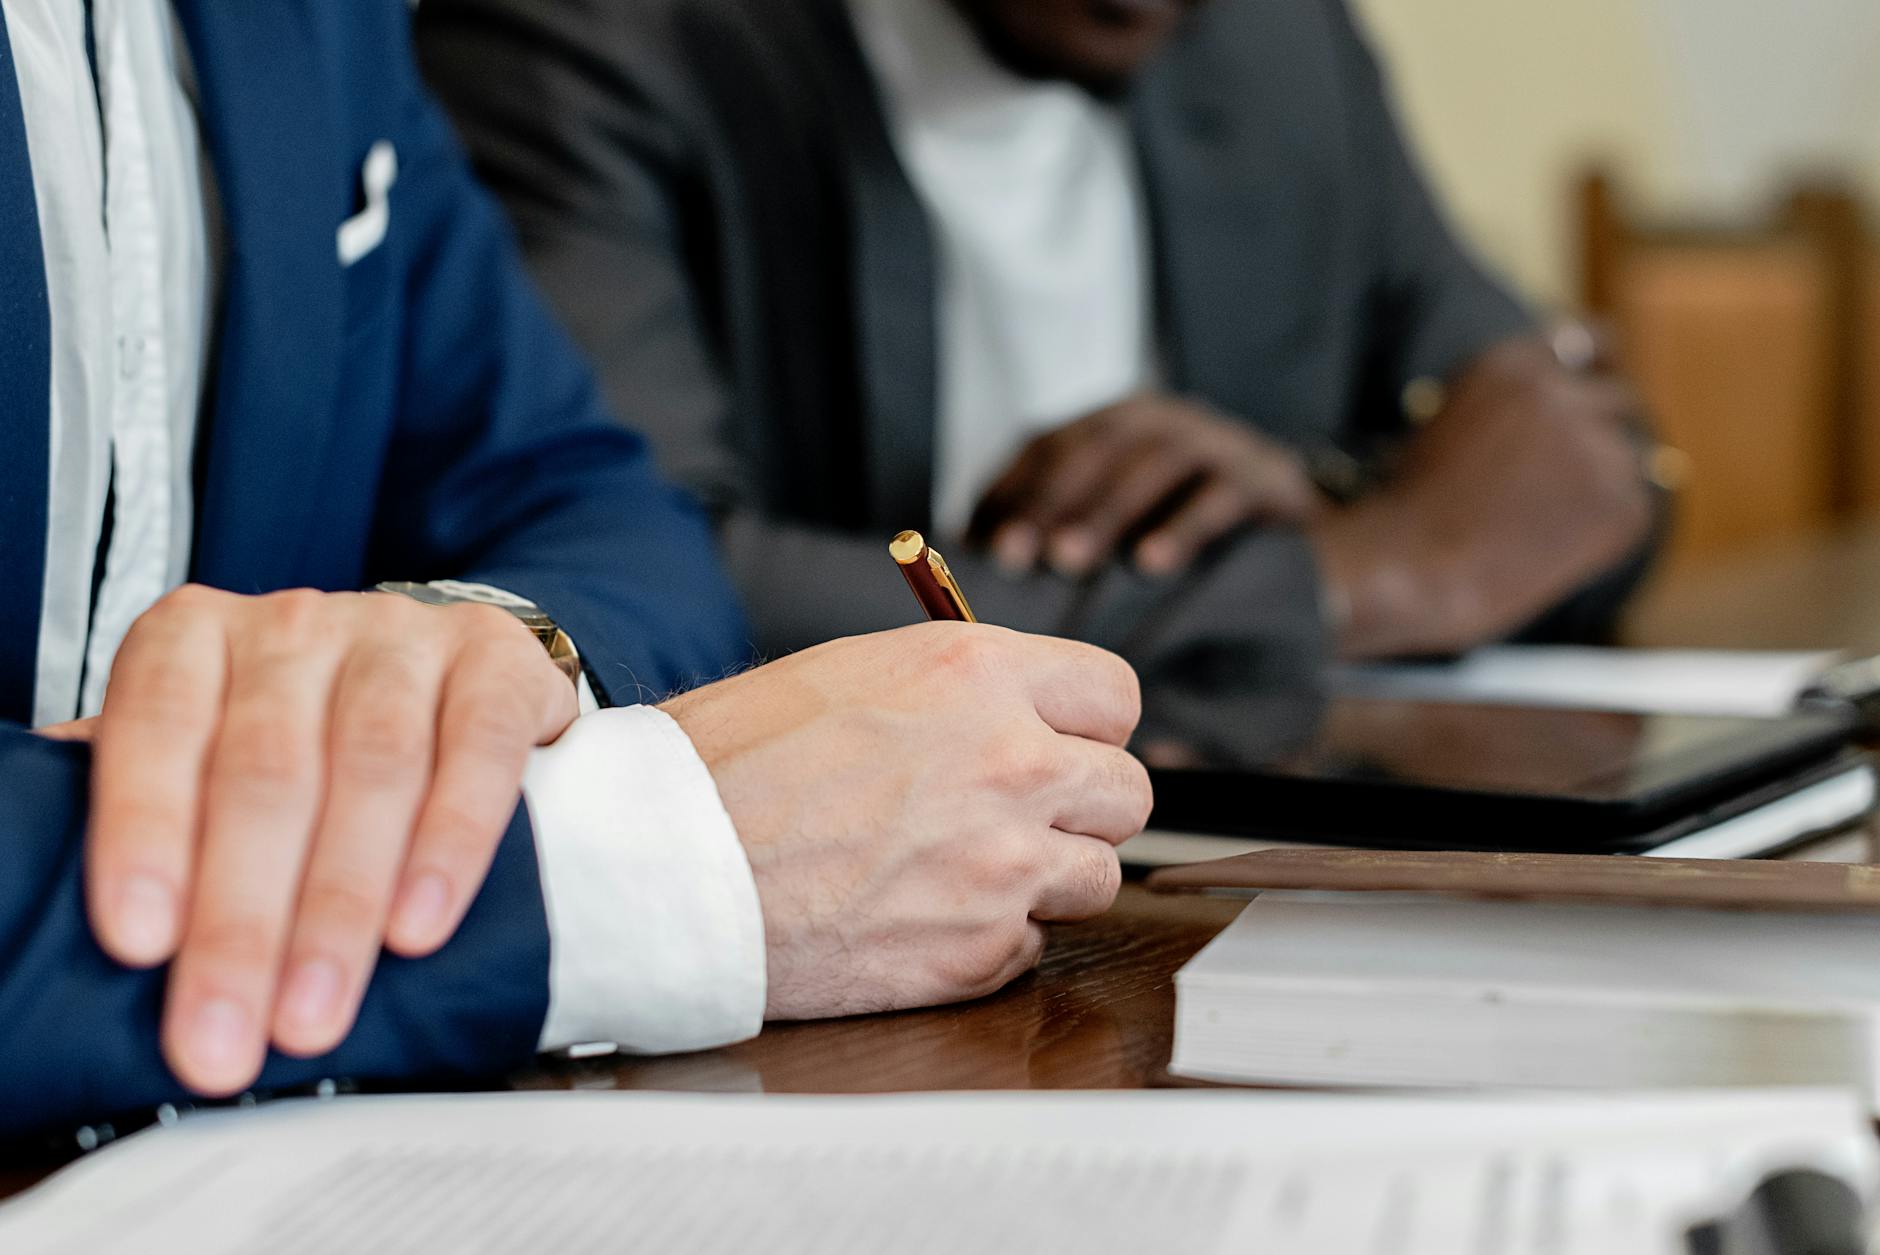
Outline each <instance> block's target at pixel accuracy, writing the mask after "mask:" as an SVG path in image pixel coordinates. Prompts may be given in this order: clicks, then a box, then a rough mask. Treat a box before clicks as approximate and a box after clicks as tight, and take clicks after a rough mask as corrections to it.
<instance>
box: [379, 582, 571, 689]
mask: <svg viewBox="0 0 1880 1255" xmlns="http://www.w3.org/2000/svg"><path fill="white" fill-rule="evenodd" d="M375 591H377V592H381V593H396V594H398V595H399V596H401V597H409V598H411V599H412V600H413V601H418V602H423V603H424V604H425V605H427V606H460V605H464V604H465V603H471V604H475V605H483V606H495V607H496V608H497V609H498V610H504V611H507V612H508V613H510V614H512V615H514V616H516V618H518V619H520V620H521V621H522V626H524V627H526V628H528V629H529V631H530V632H531V633H533V634H534V636H535V639H536V640H538V641H540V642H541V643H542V648H543V649H545V650H547V651H548V658H549V661H550V662H553V663H554V664H555V666H556V668H557V669H558V670H559V671H560V672H561V673H562V674H563V675H565V676H567V677H568V679H569V681H570V682H572V683H576V684H578V683H580V680H581V655H580V653H579V651H577V650H576V649H575V647H574V639H573V638H572V637H570V636H569V635H568V634H567V633H566V632H564V631H562V630H561V626H560V625H559V624H557V623H556V622H555V621H554V620H553V619H551V618H549V617H548V614H547V612H545V611H544V610H543V609H542V608H541V607H540V606H537V605H536V604H535V603H534V602H530V601H525V600H523V599H522V598H520V597H517V596H514V595H513V594H509V593H503V592H500V591H498V590H496V589H488V590H486V589H483V588H480V587H478V586H477V585H474V584H459V583H456V582H454V581H448V582H443V583H439V584H417V583H408V582H397V583H385V584H380V585H378V586H377V588H376V589H375Z"/></svg>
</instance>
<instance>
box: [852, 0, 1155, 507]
mask: <svg viewBox="0 0 1880 1255" xmlns="http://www.w3.org/2000/svg"><path fill="white" fill-rule="evenodd" d="M849 3H850V8H851V12H852V15H853V17H854V21H855V27H856V32H857V34H858V35H859V37H860V40H861V45H862V49H863V51H864V53H865V54H866V56H867V58H868V61H869V63H870V65H871V68H872V70H873V72H874V75H875V78H876V81H877V83H878V84H879V86H880V88H881V91H882V96H883V99H884V104H885V107H886V110H887V113H888V118H889V131H890V135H891V138H892V140H893V144H894V148H895V151H896V154H897V155H898V156H899V158H900V161H901V165H902V167H903V169H904V170H905V171H906V174H907V176H908V179H909V181H910V182H911V183H912V184H913V187H914V190H915V192H916V194H917V195H918V196H919V197H920V199H921V201H922V202H923V204H924V205H925V207H926V210H927V215H928V218H929V221H930V222H931V223H932V225H933V228H934V234H935V240H936V245H937V248H938V251H939V258H938V261H939V302H940V308H939V310H938V330H939V345H938V349H939V362H940V365H939V380H938V384H939V395H938V431H937V432H936V433H935V441H934V448H935V468H934V470H935V478H934V500H933V515H934V521H935V525H936V527H937V529H938V530H939V531H940V532H941V533H942V534H943V535H945V534H953V533H957V532H959V531H960V530H962V529H963V528H964V527H965V525H966V522H967V521H968V519H969V518H970V517H971V514H972V509H973V507H974V506H975V505H977V504H978V502H979V498H980V496H981V495H982V494H983V493H984V492H985V490H986V489H987V488H989V487H990V486H991V484H992V481H993V480H994V478H996V477H997V475H998V474H999V472H1001V471H1002V470H1004V469H1005V467H1006V466H1007V465H1008V464H1010V462H1011V460H1012V458H1013V457H1014V455H1016V454H1017V453H1018V451H1019V450H1020V449H1021V448H1023V447H1024V445H1025V444H1026V443H1027V442H1028V441H1029V440H1030V439H1031V438H1032V437H1034V436H1036V435H1039V434H1040V433H1042V432H1044V431H1047V430H1049V429H1051V428H1054V427H1058V426H1061V425H1063V424H1064V423H1067V422H1070V421H1071V420H1073V419H1077V418H1081V417H1083V416H1084V415H1085V414H1088V413H1090V412H1092V411H1094V410H1098V409H1102V408H1103V407H1104V406H1107V405H1110V404H1113V403H1114V402H1116V401H1120V400H1122V399H1123V398H1125V397H1127V396H1129V395H1131V394H1132V393H1136V392H1140V391H1142V390H1144V389H1145V388H1148V387H1151V386H1153V384H1154V383H1155V374H1156V371H1155V357H1154V335H1155V327H1154V318H1153V314H1152V308H1153V306H1152V301H1151V295H1150V294H1151V286H1152V285H1151V279H1150V273H1149V258H1150V250H1149V247H1148V242H1147V241H1148V232H1147V225H1146V219H1147V214H1146V210H1145V207H1144V200H1143V195H1142V181H1141V176H1140V172H1139V170H1138V168H1137V164H1136V155H1135V146H1134V143H1133V141H1132V139H1131V136H1130V132H1129V126H1128V123H1127V120H1126V119H1125V118H1124V117H1123V116H1122V115H1121V114H1120V113H1119V112H1118V111H1117V110H1116V109H1115V108H1114V107H1112V106H1109V105H1106V104H1103V103H1102V102H1100V101H1098V100H1096V99H1095V98H1094V97H1092V96H1091V95H1090V94H1089V93H1087V92H1085V91H1083V90H1082V89H1080V88H1078V87H1075V86H1073V85H1071V84H1069V83H1062V82H1038V81H1033V80H1030V79H1025V78H1021V77H1019V76H1018V75H1016V74H1013V73H1012V72H1011V71H1009V70H1007V69H1005V68H1004V67H1002V66H1000V65H999V64H998V63H996V62H995V61H993V60H992V58H991V57H990V56H988V55H987V54H986V52H985V51H984V49H983V48H982V47H981V45H980V43H979V40H978V37H977V36H976V35H975V34H974V33H973V31H972V29H971V27H970V26H969V25H968V24H967V22H966V19H965V18H964V17H963V16H961V14H960V13H959V11H958V10H957V9H956V8H955V7H954V6H953V5H952V4H951V3H949V0H849Z"/></svg>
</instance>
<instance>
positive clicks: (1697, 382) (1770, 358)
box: [1579, 173, 1880, 564]
mask: <svg viewBox="0 0 1880 1255" xmlns="http://www.w3.org/2000/svg"><path fill="white" fill-rule="evenodd" d="M1579 200H1580V205H1579V209H1580V213H1579V218H1580V226H1581V247H1582V264H1583V273H1582V284H1583V290H1582V297H1583V300H1584V302H1585V305H1586V308H1587V310H1588V312H1589V313H1591V314H1592V315H1594V316H1595V317H1597V318H1600V319H1602V320H1604V321H1605V322H1607V323H1608V324H1609V325H1610V326H1611V327H1612V328H1613V329H1614V332H1615V334H1616V337H1617V340H1618V344H1619V348H1620V352H1621V354H1622V356H1623V358H1624V360H1625V362H1626V364H1627V366H1628V368H1629V369H1630V371H1631V372H1632V375H1633V378H1634V379H1635V380H1636V381H1637V383H1638V385H1639V387H1640V389H1641V390H1642V392H1643V393H1644V397H1645V401H1646V403H1647V405H1648V406H1649V408H1650V411H1651V413H1652V415H1653V417H1654V419H1655V420H1656V421H1657V423H1658V424H1659V427H1660V432H1661V435H1662V436H1663V438H1664V439H1665V441H1666V442H1667V443H1670V444H1673V445H1676V446H1677V447H1679V448H1681V449H1683V450H1684V451H1685V453H1686V454H1688V455H1689V458H1690V473H1689V477H1688V482H1687V484H1686V486H1685V488H1684V490H1683V492H1681V493H1680V503H1679V510H1680V517H1679V520H1678V531H1677V535H1676V538H1675V539H1674V541H1673V545H1672V553H1671V555H1670V561H1671V563H1673V564H1684V563H1689V562H1693V561H1701V560H1702V559H1705V558H1709V557H1715V556H1717V555H1720V554H1725V553H1729V552H1731V551H1738V550H1742V549H1745V548H1749V547H1752V546H1754V545H1756V544H1757V543H1758V542H1761V541H1764V540H1776V539H1780V538H1784V537H1793V536H1798V535H1807V534H1811V533H1815V532H1819V531H1822V530H1825V529H1826V528H1828V527H1829V526H1831V525H1832V524H1834V523H1835V522H1837V521H1839V520H1841V519H1844V518H1846V517H1848V516H1851V515H1853V514H1856V513H1859V512H1861V511H1863V510H1865V509H1868V508H1873V507H1877V506H1880V438H1876V433H1880V406H1871V405H1869V403H1868V402H1867V401H1866V400H1865V399H1864V398H1866V397H1876V398H1880V337H1876V335H1875V334H1874V333H1873V332H1872V331H1871V330H1870V329H1872V328H1877V327H1880V294H1877V293H1876V285H1874V284H1872V283H1870V282H1869V281H1868V275H1869V273H1870V271H1871V270H1872V267H1871V265H1870V262H1869V251H1870V250H1869V248H1868V245H1867V241H1866V234H1865V230H1864V225H1863V221H1862V214H1861V209H1860V206H1859V204H1858V202H1857V201H1856V200H1855V199H1854V197H1852V196H1851V195H1849V194H1848V193H1846V192H1844V191H1842V190H1840V189H1838V188H1835V187H1831V186H1826V185H1820V186H1816V185H1810V186H1804V187H1801V188H1799V189H1797V190H1796V191H1795V192H1794V193H1793V194H1792V195H1790V196H1789V198H1788V199H1787V201H1786V203H1785V204H1784V206H1783V208H1782V209H1781V211H1780V212H1779V213H1778V214H1777V215H1776V216H1775V218H1774V220H1773V221H1772V222H1770V223H1769V224H1768V225H1766V226H1764V227H1761V228H1757V229H1733V228H1722V227H1714V226H1657V225H1651V226H1646V225H1641V224H1639V223H1638V222H1637V221H1635V220H1634V219H1633V217H1632V216H1631V215H1630V214H1629V213H1628V212H1627V211H1626V210H1625V208H1624V207H1623V205H1622V203H1621V197H1620V195H1619V193H1618V191H1617V190H1616V188H1615V186H1614V184H1613V181H1612V180H1611V178H1610V177H1609V176H1607V175H1606V174H1603V173H1595V174H1591V175H1589V176H1587V177H1586V178H1585V179H1584V180H1583V181H1582V183H1581V185H1580V188H1579ZM1870 349H1871V350H1872V351H1869V350H1870ZM1869 408H1872V409H1874V411H1875V412H1874V413H1872V414H1871V415H1868V414H1864V413H1863V410H1865V409H1869Z"/></svg>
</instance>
